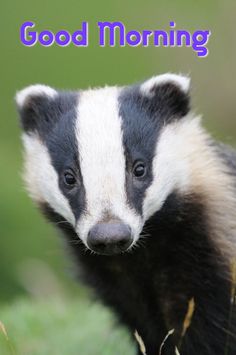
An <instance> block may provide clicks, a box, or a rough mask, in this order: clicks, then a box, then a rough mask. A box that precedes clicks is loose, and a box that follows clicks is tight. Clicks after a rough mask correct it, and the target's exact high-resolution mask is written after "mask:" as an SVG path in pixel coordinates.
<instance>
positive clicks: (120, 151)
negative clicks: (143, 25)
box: [16, 74, 236, 355]
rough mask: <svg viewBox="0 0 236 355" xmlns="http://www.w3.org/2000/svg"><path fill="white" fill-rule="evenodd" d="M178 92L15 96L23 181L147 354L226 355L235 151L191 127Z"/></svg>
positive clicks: (235, 347)
mask: <svg viewBox="0 0 236 355" xmlns="http://www.w3.org/2000/svg"><path fill="white" fill-rule="evenodd" d="M189 86H190V83H189V78H187V77H184V76H181V75H174V74H164V75H159V76H156V77H153V78H151V79H149V80H147V81H145V82H143V83H141V84H137V85H134V86H129V87H104V88H98V89H89V90H86V91H83V90H79V91H73V92H69V91H65V92H63V91H58V90H55V89H53V88H50V87H48V86H45V85H33V86H30V87H27V88H25V89H23V90H22V91H20V92H18V93H17V96H16V102H17V106H18V111H19V115H20V119H21V125H22V128H23V144H24V150H25V181H26V185H27V188H28V191H29V193H30V195H31V196H32V198H33V199H34V201H36V203H37V205H38V206H39V207H40V208H41V209H42V211H43V212H44V213H45V214H46V215H47V217H48V218H49V219H50V220H51V221H52V222H56V223H57V226H58V228H60V229H61V230H62V231H63V233H64V235H65V238H66V239H67V241H68V245H69V246H70V248H71V249H72V252H73V254H74V257H75V259H76V261H77V263H78V266H79V270H81V275H82V277H83V279H84V280H85V281H86V282H87V283H88V285H90V286H92V287H93V288H94V290H95V291H96V293H97V295H98V296H99V297H100V299H101V300H102V301H103V302H104V303H105V304H107V305H108V306H109V307H110V308H112V309H113V310H114V312H115V313H116V314H117V316H118V318H119V319H120V320H121V321H122V322H123V323H124V324H126V326H127V327H128V328H129V329H130V331H131V333H132V334H134V332H135V331H136V334H138V335H139V336H140V337H141V339H142V342H143V343H144V346H145V348H146V350H145V351H146V354H147V355H158V354H162V355H174V354H177V352H178V351H179V353H180V354H181V355H223V354H225V355H233V354H234V355H235V354H236V316H235V313H236V310H235V293H236V292H235V288H236V285H235V284H236V276H235V274H236V180H235V177H236V152H235V151H234V150H233V149H231V148H229V147H226V146H225V145H222V144H220V143H217V142H215V141H214V140H213V139H212V138H211V137H210V136H209V135H208V134H207V133H206V131H205V130H204V129H203V128H202V126H201V122H200V118H199V117H195V116H194V114H193V113H192V112H191V110H190V98H189ZM58 222H60V223H58ZM168 333H169V336H168V337H167V338H166V340H165V342H163V340H164V339H165V337H166V336H167V334H168ZM137 348H138V350H137V351H138V353H139V354H141V353H142V352H141V349H140V347H139V344H137ZM142 351H144V350H142ZM115 352H116V351H115V349H114V353H115Z"/></svg>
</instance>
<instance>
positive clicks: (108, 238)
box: [87, 222, 132, 255]
mask: <svg viewBox="0 0 236 355" xmlns="http://www.w3.org/2000/svg"><path fill="white" fill-rule="evenodd" d="M87 243H88V246H89V248H90V249H91V250H93V251H95V252H96V253H98V254H103V255H113V254H119V253H121V252H123V251H126V250H127V249H128V248H129V246H130V245H131V243H132V237H131V229H130V227H129V226H128V225H127V224H124V223H119V222H107V223H97V224H95V225H94V226H93V227H92V228H91V230H90V232H89V234H88V239H87Z"/></svg>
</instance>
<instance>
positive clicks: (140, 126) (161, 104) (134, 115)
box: [118, 82, 189, 214]
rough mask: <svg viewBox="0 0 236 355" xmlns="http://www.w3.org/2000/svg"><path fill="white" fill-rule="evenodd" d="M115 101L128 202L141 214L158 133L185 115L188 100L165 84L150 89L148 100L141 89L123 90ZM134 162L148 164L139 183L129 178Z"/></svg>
mask: <svg viewBox="0 0 236 355" xmlns="http://www.w3.org/2000/svg"><path fill="white" fill-rule="evenodd" d="M118 100H119V114H120V116H121V117H122V130H123V145H124V149H125V156H126V165H127V166H126V168H127V174H126V193H127V198H128V202H129V203H130V204H131V205H132V206H133V207H135V209H136V210H137V212H138V213H140V214H142V204H143V199H144V196H145V191H146V189H147V188H148V187H149V186H150V184H151V183H152V179H153V174H152V161H153V157H154V154H155V148H156V144H157V141H158V138H159V135H160V132H161V130H162V128H163V127H164V125H166V124H169V123H171V122H172V121H173V120H177V119H181V118H182V117H183V116H184V115H186V114H187V113H188V111H189V96H188V94H187V93H185V92H183V91H182V90H181V89H180V88H179V87H178V86H176V85H175V84H174V83H171V82H168V83H163V84H159V85H157V86H153V88H152V89H151V90H150V96H149V97H148V95H145V94H144V93H142V92H141V89H140V86H137V85H136V86H133V87H128V88H125V89H123V90H122V92H121V94H120V96H119V99H118ZM136 160H143V161H144V162H145V163H146V164H147V174H146V176H145V179H143V180H140V182H138V181H136V180H135V179H134V178H133V176H132V164H133V163H134V162H135V161H136Z"/></svg>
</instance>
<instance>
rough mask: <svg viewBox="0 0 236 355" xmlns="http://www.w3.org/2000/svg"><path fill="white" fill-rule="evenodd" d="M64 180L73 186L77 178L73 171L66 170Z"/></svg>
mask: <svg viewBox="0 0 236 355" xmlns="http://www.w3.org/2000/svg"><path fill="white" fill-rule="evenodd" d="M64 182H65V184H66V185H68V186H73V185H75V183H76V178H75V177H74V175H73V174H72V173H71V172H65V174H64Z"/></svg>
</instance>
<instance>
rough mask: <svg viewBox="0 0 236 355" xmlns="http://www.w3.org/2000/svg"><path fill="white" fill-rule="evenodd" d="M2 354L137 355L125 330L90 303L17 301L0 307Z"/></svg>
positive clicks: (106, 313)
mask: <svg viewBox="0 0 236 355" xmlns="http://www.w3.org/2000/svg"><path fill="white" fill-rule="evenodd" d="M0 321H1V323H0V354H1V355H111V354H116V355H119V354H120V355H121V354H125V355H134V354H135V350H134V346H133V345H132V344H131V340H130V338H129V336H128V334H127V332H126V330H125V329H122V328H120V327H119V326H117V325H116V324H115V322H114V319H113V318H112V316H111V314H110V313H109V312H108V311H107V310H106V309H104V308H103V307H102V306H100V305H98V304H92V303H89V302H88V301H86V300H70V301H69V300H67V301H65V300H64V301H62V300H47V301H36V300H32V299H22V300H17V301H15V302H14V303H13V304H11V305H7V306H2V307H0Z"/></svg>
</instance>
